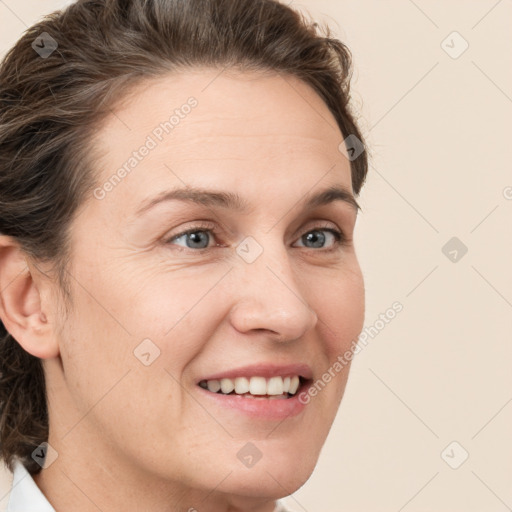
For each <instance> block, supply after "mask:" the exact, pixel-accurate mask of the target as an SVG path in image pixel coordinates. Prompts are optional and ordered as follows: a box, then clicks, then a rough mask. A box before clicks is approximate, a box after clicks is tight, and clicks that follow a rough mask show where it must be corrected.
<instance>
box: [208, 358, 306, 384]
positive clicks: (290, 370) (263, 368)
mask: <svg viewBox="0 0 512 512" xmlns="http://www.w3.org/2000/svg"><path fill="white" fill-rule="evenodd" d="M294 375H298V376H299V377H303V378H304V379H311V378H312V377H313V372H312V371H311V368H310V367H309V366H308V365H307V364H303V363H294V364H283V365H275V364H267V363H258V364H251V365H249V366H243V367H240V368H233V369H231V370H225V371H222V372H218V373H214V374H211V375H208V376H206V377H203V378H202V379H200V380H199V381H198V382H201V381H203V380H221V379H234V378H236V377H246V378H250V377H265V378H267V379H268V378H270V377H278V376H281V377H292V376H294Z"/></svg>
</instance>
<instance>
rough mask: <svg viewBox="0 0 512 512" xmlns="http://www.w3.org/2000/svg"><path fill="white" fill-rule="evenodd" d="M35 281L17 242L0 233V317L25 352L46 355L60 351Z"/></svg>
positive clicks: (43, 357) (42, 357) (44, 357)
mask: <svg viewBox="0 0 512 512" xmlns="http://www.w3.org/2000/svg"><path fill="white" fill-rule="evenodd" d="M36 281H37V280H36V279H35V269H31V265H30V263H29V262H28V259H27V257H26V256H25V254H24V253H23V251H22V250H21V248H20V246H19V244H18V243H17V242H16V241H15V240H14V239H13V238H11V237H8V236H5V235H0V318H1V320H2V322H3V324H4V326H5V328H6V329H7V331H8V332H9V333H10V334H11V335H12V336H13V337H14V338H15V339H16V341H17V342H18V343H19V344H20V345H21V346H22V347H23V348H24V349H25V350H26V351H27V352H28V353H30V354H32V355H33V356H35V357H39V358H41V359H48V358H52V357H57V356H58V355H59V346H58V342H57V339H56V337H55V333H54V330H53V326H52V325H51V323H50V322H49V321H48V318H47V315H46V314H45V312H44V311H43V308H42V306H43V302H42V297H41V293H40V289H39V288H40V286H41V285H42V280H39V283H38V282H36ZM38 284H39V285H40V286H39V287H38Z"/></svg>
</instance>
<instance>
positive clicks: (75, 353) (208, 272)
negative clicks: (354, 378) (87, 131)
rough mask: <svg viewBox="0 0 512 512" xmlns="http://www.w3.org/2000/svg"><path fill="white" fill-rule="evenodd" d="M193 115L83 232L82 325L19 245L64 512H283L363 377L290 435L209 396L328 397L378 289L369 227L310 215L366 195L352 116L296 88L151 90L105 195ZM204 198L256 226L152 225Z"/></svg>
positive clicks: (256, 77)
mask: <svg viewBox="0 0 512 512" xmlns="http://www.w3.org/2000/svg"><path fill="white" fill-rule="evenodd" d="M191 96H193V97H194V98H196V99H197V102H198V103H197V106H196V107H195V108H193V109H192V110H191V112H190V113H189V114H188V115H187V116H186V117H185V118H183V119H181V120H180V123H179V125H177V126H176V127H175V128H174V129H173V130H172V132H171V133H170V134H168V135H166V136H165V137H164V138H163V140H162V141H161V142H160V143H159V144H158V145H157V147H155V148H154V149H152V150H151V151H150V152H149V154H147V155H146V156H145V158H144V159H142V160H141V161H140V162H139V163H138V165H137V166H136V168H134V169H133V170H132V171H131V172H130V173H129V174H127V175H126V177H124V179H123V180H122V181H121V182H120V183H118V184H117V185H116V186H115V187H113V189H112V190H111V191H110V192H108V193H107V194H106V195H105V197H104V198H103V199H97V198H96V197H94V196H93V195H91V196H90V197H89V198H88V199H87V200H86V202H85V203H84V204H83V205H82V207H81V208H80V210H79V212H78V215H77V216H76V217H75V218H74V219H73V221H72V225H71V248H72V256H71V259H70V261H69V267H68V271H69V277H70V284H71V296H72V307H71V310H70V312H69V316H68V317H67V318H65V316H64V314H63V311H64V307H63V304H62V301H61V299H60V294H59V293H58V289H57V288H56V284H55V283H56V282H55V279H54V278H51V277H49V276H51V273H50V268H49V267H48V268H45V267H44V266H43V265H42V264H38V265H36V264H35V262H32V261H31V260H30V259H29V258H28V257H27V256H26V255H25V254H24V253H23V252H21V251H20V250H19V247H18V246H17V244H16V242H15V241H13V240H12V239H10V238H9V237H6V236H2V237H0V285H1V286H0V289H1V290H2V292H1V296H0V298H1V301H0V315H1V318H2V320H3V321H4V324H5V326H6V328H7V329H8V330H9V332H10V333H11V334H12V335H13V336H14V337H15V338H16V339H17V340H18V342H19V343H20V344H21V346H22V347H23V348H24V349H25V350H26V351H27V352H29V353H31V354H33V355H35V356H37V357H40V358H42V359H43V360H44V361H43V364H44V370H45V377H46V382H47V390H48V400H49V415H50V436H49V443H50V445H51V446H52V448H53V449H54V450H56V451H57V453H58V457H57V459H56V460H55V462H53V464H51V465H50V466H49V467H48V468H46V469H43V470H42V471H41V472H40V473H39V474H37V475H36V476H35V481H36V483H37V485H38V486H39V487H40V488H41V489H42V491H43V492H44V494H45V496H47V498H48V500H49V501H50V503H51V504H52V505H53V506H54V508H55V509H56V511H57V512H63V511H65V510H73V511H74V512H89V511H93V510H94V511H96V510H98V508H99V509H101V510H105V511H107V510H108V511H134V512H135V511H137V512H139V511H152V512H164V511H165V512H168V511H189V510H190V509H192V510H193V509H195V510H197V511H198V512H203V511H204V512H228V511H229V512H242V511H243V512H272V510H273V509H274V504H275V503H274V501H275V499H277V498H279V497H282V496H286V495H288V494H290V493H292V492H294V491H295V490H296V489H298V488H299V487H300V486H301V485H303V484H304V482H305V481H306V480H307V479H308V478H309V476H310V474H311V473H312V471H313V469H314V466H315V464H316V462H317V459H318V456H319V453H320V449H321V447H322V445H323V443H324V441H325V439H326V436H327V434H328V432H329V429H330V427H331V424H332V422H333V420H334V418H335V415H336V412H337V410H338V406H339V404H340V401H341V399H342V396H343V393H344V390H345V385H346V381H347V377H348V372H349V366H346V367H345V368H344V369H343V370H342V371H341V372H339V374H338V375H337V376H336V377H335V378H334V379H332V381H331V382H330V383H329V384H328V385H327V386H325V388H324V389H323V390H321V391H320V392H319V393H318V394H317V395H316V396H315V397H312V398H311V401H310V402H309V404H308V405H307V406H306V407H305V409H304V410H303V411H302V412H301V413H300V414H299V415H298V416H294V417H289V418H286V419H284V420H282V421H274V420H268V419H267V420H263V419H261V420H260V419H257V418H256V419H255V418H248V417H247V415H245V414H243V413H241V412H240V411H238V410H233V409H228V408H225V407H221V406H217V405H212V403H211V402H210V401H209V400H206V399H205V396H204V391H202V390H201V389H200V388H199V387H198V386H197V382H198V381H199V380H200V379H201V378H202V377H205V376H207V375H211V374H213V373H216V372H220V371H225V370H230V369H233V368H239V367H241V366H246V365H249V364H254V363H269V364H288V363H306V364H309V365H310V367H311V370H312V372H313V378H314V380H316V379H319V378H321V376H322V374H323V373H324V372H325V371H327V369H328V368H329V367H331V366H332V365H333V363H334V362H335V361H336V358H337V357H338V356H339V355H341V354H344V353H345V352H346V351H347V350H348V349H349V348H350V344H351V342H352V341H353V340H356V339H357V337H358V335H359V333H360V332H361V329H362V327H363V321H364V282H363V277H362V273H361V270H360V267H359V264H358V260H357V257H356V253H355V249H354V245H353V242H352V238H353V234H354V233H353V232H354V227H355V222H356V217H357V212H356V209H355V208H353V206H352V205H350V204H349V203H348V202H346V201H334V202H332V203H329V204H327V205H323V206H320V207H315V208H314V209H309V210H304V209H303V203H304V200H305V198H306V197H307V196H308V195H311V194H313V193H316V192H319V191H321V190H324V189H326V188H328V187H330V186H338V187H342V188H344V189H346V190H347V191H349V192H350V193H353V189H352V185H351V174H350V162H349V161H348V160H347V158H346V157H345V156H344V155H343V154H342V153H341V152H340V150H339V145H340V143H341V142H342V140H343V138H344V137H343V136H342V135H341V132H340V130H339V129H338V127H337V125H336V122H335V120H334V117H333V116H332V114H331V113H330V111H329V110H328V108H327V106H326V105H325V103H324V102H323V101H322V99H321V98H320V97H319V96H318V95H317V94H316V93H315V92H314V90H313V89H311V88H310V87H309V86H308V85H307V84H305V83H303V82H301V81H300V80H298V79H296V78H292V77H289V76H286V77H284V76H280V75H278V74H276V73H260V72H258V73H256V72H250V73H249V72H235V71H234V70H225V71H224V72H223V73H221V74H220V75H219V70H217V69H215V70H213V69H195V70H190V71H187V72H182V73H180V74H175V75H165V76H162V77H159V78H157V79H155V78H153V79H151V80H150V81H145V82H144V83H141V84H139V86H137V88H136V89H134V90H133V91H131V93H130V94H129V95H128V96H127V97H126V98H124V99H125V101H123V102H122V103H120V104H119V105H117V106H116V108H115V110H114V111H113V114H115V115H112V116H110V117H109V118H108V119H106V120H105V122H104V123H103V124H102V125H100V126H98V130H97V132H96V136H95V137H94V140H92V141H91V148H92V149H93V150H94V151H93V152H92V153H91V155H96V156H98V155H99V158H98V159H96V160H95V162H94V165H95V170H96V172H98V173H99V174H100V175H101V179H100V180H99V182H98V183H99V186H102V185H103V184H104V183H105V182H106V181H107V180H108V179H109V178H110V177H111V176H112V175H113V174H114V173H115V172H116V171H117V170H118V169H119V168H120V167H121V166H122V165H123V163H124V162H126V160H127V159H128V158H129V157H130V156H131V154H132V152H133V151H135V150H137V149H138V148H140V146H141V145H143V144H144V142H145V141H146V139H147V137H148V135H150V134H151V133H152V132H153V130H154V129H155V127H157V126H158V125H159V124H160V123H161V122H163V121H165V120H166V119H168V118H169V116H170V114H171V113H172V111H173V110H174V109H176V108H180V106H181V105H183V104H185V103H186V102H187V99H188V98H189V97H191ZM185 186H187V187H201V188H207V189H214V190H217V191H225V192H231V193H237V194H238V195H239V196H240V198H241V199H243V200H244V201H245V202H247V203H248V206H249V209H248V210H247V211H246V212H245V213H240V212H237V211H235V210H232V209H230V208H226V207H223V206H219V205H209V206H204V205H201V204H195V203H192V202H186V201H179V200H172V201H166V202H161V203H159V204H157V205H155V206H154V207H153V208H152V209H149V210H147V211H146V212H144V213H143V214H142V215H140V216H137V215H136V212H137V210H138V209H139V208H140V206H141V205H142V204H144V203H145V202H146V201H148V200H151V198H153V197H155V196H158V195H159V194H161V193H162V192H163V191H167V190H171V189H174V188H178V187H185ZM198 224H199V227H198V228H197V229H196V231H200V232H201V233H202V234H201V233H198V234H196V235H195V238H190V237H187V236H186V235H185V236H181V237H177V235H179V234H181V233H183V232H184V231H186V230H189V229H192V228H196V226H197V225H198ZM204 224H206V227H205V226H204ZM326 228H327V229H328V228H332V229H336V230H339V231H342V232H343V233H344V236H345V237H346V240H347V241H346V243H345V244H337V243H336V239H335V237H334V236H333V235H332V234H331V233H330V232H329V231H326ZM208 230H211V231H208ZM318 230H319V231H318ZM311 232H313V233H312V234H311ZM308 234H309V237H308V236H306V235H308ZM315 234H316V238H315ZM246 237H252V238H253V239H254V240H255V241H257V243H258V244H259V245H260V246H261V248H262V249H263V252H262V254H261V255H260V256H259V257H258V258H257V259H256V260H255V261H254V262H252V263H247V262H246V261H245V260H244V259H243V258H242V257H240V256H239V255H238V253H237V251H236V247H237V246H238V244H240V243H241V242H242V241H243V240H244V239H245V238H246ZM310 239H311V241H310ZM216 244H218V245H216ZM145 339H150V340H151V342H152V343H154V344H155V345H156V346H157V347H158V348H159V350H160V354H159V356H158V357H157V358H156V359H154V361H153V362H152V363H151V364H150V365H147V366H146V365H144V364H142V363H141V361H140V360H139V359H138V358H137V357H136V356H135V355H134V350H135V349H136V348H137V347H138V346H139V345H140V343H141V342H142V340H145ZM146 343H147V342H146ZM249 441H250V442H252V443H253V444H254V445H255V446H257V448H258V449H259V450H260V452H261V454H262V457H261V459H260V460H259V461H258V463H257V464H256V465H254V466H253V467H252V468H247V467H246V466H245V465H244V464H242V463H241V461H240V460H239V458H238V457H237V453H238V451H239V450H240V449H241V448H242V447H243V446H244V445H245V444H246V443H247V442H249Z"/></svg>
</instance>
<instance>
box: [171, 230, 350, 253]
mask: <svg viewBox="0 0 512 512" xmlns="http://www.w3.org/2000/svg"><path fill="white" fill-rule="evenodd" d="M314 231H328V232H329V233H332V235H333V236H334V239H335V241H334V245H333V247H331V248H330V249H322V248H319V249H314V248H313V250H316V251H317V252H327V253H328V252H333V251H336V250H339V249H341V248H342V247H344V246H347V245H349V242H350V240H348V239H347V237H346V236H345V233H344V232H343V231H340V230H338V229H334V228H333V227H332V226H331V225H318V226H313V227H312V228H311V229H308V230H307V231H305V232H304V233H303V234H302V235H301V236H300V237H299V238H302V237H303V236H304V235H307V234H308V233H311V232H314ZM196 232H208V233H211V234H213V235H214V238H217V231H216V230H215V227H214V226H212V225H211V224H198V225H196V226H193V227H192V228H190V229H187V230H186V231H183V232H182V233H178V234H177V235H173V236H172V237H171V238H167V239H165V240H164V244H166V245H167V244H168V245H174V244H172V243H171V242H173V241H174V240H176V239H177V238H181V237H182V236H184V235H189V234H191V233H196ZM176 247H177V248H178V250H183V251H192V252H195V253H198V252H204V251H208V250H210V249H213V248H214V247H218V244H216V245H215V246H213V247H203V248H200V249H193V248H191V247H182V246H179V245H177V246H176ZM302 248H304V249H308V247H302Z"/></svg>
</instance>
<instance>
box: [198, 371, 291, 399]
mask: <svg viewBox="0 0 512 512" xmlns="http://www.w3.org/2000/svg"><path fill="white" fill-rule="evenodd" d="M205 383H206V384H205ZM200 385H202V387H205V388H207V389H208V391H212V392H213V393H217V392H219V391H220V392H222V393H224V394H229V393H231V392H233V391H234V392H235V393H236V394H237V395H244V394H245V393H250V394H251V395H282V394H283V393H289V394H290V395H294V394H295V393H296V392H297V389H298V388H299V377H298V376H297V375H294V376H293V377H271V378H270V379H265V377H251V378H247V377H236V378H235V379H220V380H208V381H201V383H200Z"/></svg>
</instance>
